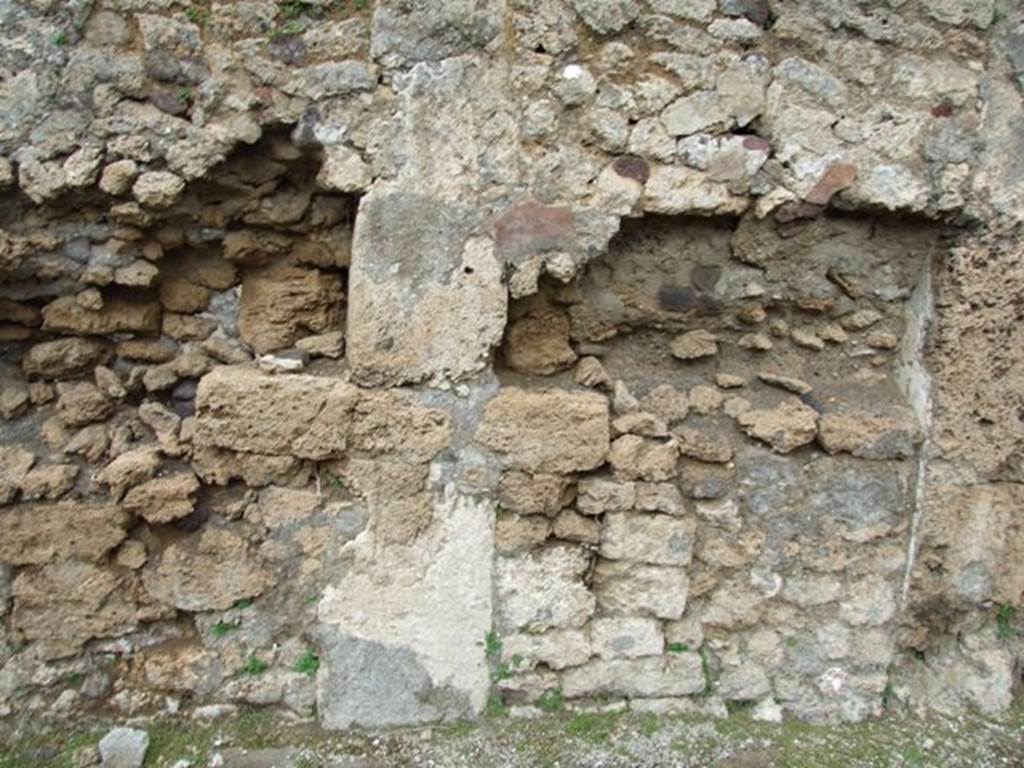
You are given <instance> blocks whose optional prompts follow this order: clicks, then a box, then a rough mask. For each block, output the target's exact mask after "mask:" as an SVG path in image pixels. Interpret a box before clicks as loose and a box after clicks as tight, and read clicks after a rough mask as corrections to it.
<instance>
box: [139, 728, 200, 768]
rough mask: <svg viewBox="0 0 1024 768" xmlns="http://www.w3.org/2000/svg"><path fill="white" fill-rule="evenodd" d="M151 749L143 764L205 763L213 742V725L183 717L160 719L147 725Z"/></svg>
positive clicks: (147, 752) (147, 751)
mask: <svg viewBox="0 0 1024 768" xmlns="http://www.w3.org/2000/svg"><path fill="white" fill-rule="evenodd" d="M146 732H147V733H148V734H149V749H148V750H146V760H145V762H144V763H143V765H144V766H147V768H148V767H149V766H157V765H171V764H173V763H174V762H175V761H177V760H189V761H190V762H191V763H192V765H206V761H207V759H208V755H209V752H210V748H211V747H212V745H213V738H214V726H212V725H203V724H202V723H196V722H192V723H189V722H187V721H181V720H157V721H154V722H153V723H152V724H151V725H148V726H147V727H146Z"/></svg>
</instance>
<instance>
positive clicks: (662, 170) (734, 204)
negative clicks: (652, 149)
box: [641, 165, 749, 216]
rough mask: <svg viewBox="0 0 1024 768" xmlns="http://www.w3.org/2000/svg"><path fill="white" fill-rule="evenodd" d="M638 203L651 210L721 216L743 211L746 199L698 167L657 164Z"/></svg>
mask: <svg viewBox="0 0 1024 768" xmlns="http://www.w3.org/2000/svg"><path fill="white" fill-rule="evenodd" d="M641 205H642V207H643V209H644V210H645V211H648V212H650V213H661V214H680V213H688V214H700V215H723V216H724V215H735V214H738V213H742V212H743V211H745V210H746V209H747V206H748V205H749V200H748V198H746V197H741V196H737V195H733V194H732V193H731V192H730V191H729V188H728V187H727V186H726V185H725V184H722V183H719V182H716V181H712V180H711V179H710V178H709V177H708V176H707V174H704V173H701V172H700V171H695V170H693V169H691V168H680V167H677V166H667V165H658V166H655V168H654V170H653V171H652V172H651V178H650V179H649V180H648V182H647V184H646V186H645V187H644V194H643V197H642V198H641Z"/></svg>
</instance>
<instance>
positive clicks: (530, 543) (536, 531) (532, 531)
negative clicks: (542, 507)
mask: <svg viewBox="0 0 1024 768" xmlns="http://www.w3.org/2000/svg"><path fill="white" fill-rule="evenodd" d="M550 534H551V521H550V520H548V519H547V518H546V517H542V516H540V515H502V516H501V517H499V518H498V522H497V524H496V525H495V526H494V543H495V546H496V547H497V549H498V552H500V553H501V554H512V553H515V552H523V551H526V550H529V549H532V548H533V547H536V546H539V545H540V544H543V543H544V541H545V540H546V539H547V538H548V536H549V535H550Z"/></svg>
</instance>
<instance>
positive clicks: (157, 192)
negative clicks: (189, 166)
mask: <svg viewBox="0 0 1024 768" xmlns="http://www.w3.org/2000/svg"><path fill="white" fill-rule="evenodd" d="M184 189H185V180H184V179H183V178H181V177H180V176H177V175H175V174H173V173H171V172H169V171H148V172H147V173H144V174H142V175H141V176H139V178H138V179H136V180H135V183H134V184H132V195H133V196H134V197H135V199H136V200H138V201H139V202H140V203H142V204H143V205H145V206H146V207H148V208H167V207H168V206H170V205H171V204H172V203H174V201H175V200H177V199H178V196H179V195H181V193H182V191H184Z"/></svg>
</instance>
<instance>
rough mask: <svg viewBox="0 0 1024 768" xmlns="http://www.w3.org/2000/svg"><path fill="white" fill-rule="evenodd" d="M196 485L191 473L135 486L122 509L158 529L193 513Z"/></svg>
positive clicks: (126, 497)
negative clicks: (158, 526) (162, 524)
mask: <svg viewBox="0 0 1024 768" xmlns="http://www.w3.org/2000/svg"><path fill="white" fill-rule="evenodd" d="M198 490H199V481H198V480H197V479H196V476H195V475H194V474H192V473H191V472H177V473H175V474H173V475H166V476H164V477H158V478H155V479H153V480H148V481H146V482H144V483H142V484H141V485H137V486H135V487H134V488H132V489H131V490H130V491H128V493H127V495H126V496H125V497H124V501H123V502H122V506H123V507H124V508H125V509H127V510H128V511H129V512H132V513H134V514H136V515H138V516H139V517H141V518H142V519H143V520H145V521H146V522H147V523H151V524H153V525H159V524H161V523H169V522H172V521H173V520H179V519H181V518H183V517H187V516H188V515H190V514H191V513H192V509H193V508H194V507H195V501H196V500H195V494H196V492H197V491H198Z"/></svg>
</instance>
